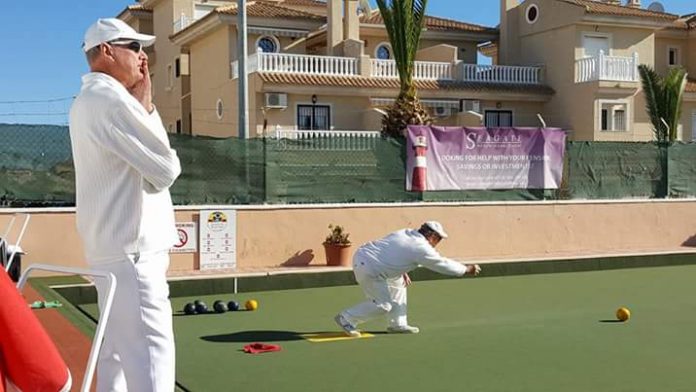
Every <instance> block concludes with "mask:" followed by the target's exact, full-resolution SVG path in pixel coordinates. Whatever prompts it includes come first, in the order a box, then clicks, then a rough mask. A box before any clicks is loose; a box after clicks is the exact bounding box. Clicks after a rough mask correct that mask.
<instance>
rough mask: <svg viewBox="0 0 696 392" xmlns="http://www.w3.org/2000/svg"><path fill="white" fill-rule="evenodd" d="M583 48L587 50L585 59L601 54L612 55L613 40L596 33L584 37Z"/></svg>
mask: <svg viewBox="0 0 696 392" xmlns="http://www.w3.org/2000/svg"><path fill="white" fill-rule="evenodd" d="M582 46H583V48H584V49H585V57H598V56H599V53H600V52H604V54H605V55H611V40H610V37H608V36H603V35H595V33H593V34H586V35H583V37H582Z"/></svg>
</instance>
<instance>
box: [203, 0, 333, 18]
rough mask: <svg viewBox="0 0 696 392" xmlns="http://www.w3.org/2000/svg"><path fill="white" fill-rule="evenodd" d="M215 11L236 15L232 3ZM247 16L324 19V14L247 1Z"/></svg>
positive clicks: (235, 8) (234, 5)
mask: <svg viewBox="0 0 696 392" xmlns="http://www.w3.org/2000/svg"><path fill="white" fill-rule="evenodd" d="M213 12H216V13H219V14H225V15H237V5H236V4H233V5H230V6H226V7H218V8H216V9H215V11H213ZM247 16H252V17H261V18H293V19H295V18H301V19H318V20H323V19H325V17H324V16H321V15H317V14H313V13H310V12H305V11H299V10H295V9H292V8H286V7H282V6H280V5H277V4H271V3H269V2H263V1H259V2H251V1H250V2H249V3H247Z"/></svg>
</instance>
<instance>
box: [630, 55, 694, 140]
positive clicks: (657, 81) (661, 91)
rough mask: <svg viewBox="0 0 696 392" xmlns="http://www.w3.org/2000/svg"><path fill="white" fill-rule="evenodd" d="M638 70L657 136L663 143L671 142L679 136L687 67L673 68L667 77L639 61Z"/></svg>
mask: <svg viewBox="0 0 696 392" xmlns="http://www.w3.org/2000/svg"><path fill="white" fill-rule="evenodd" d="M638 71H639V72H640V79H641V82H642V83H643V91H644V92H645V100H646V107H647V111H648V115H649V116H650V122H651V123H652V126H653V132H655V139H656V141H657V142H658V143H660V144H666V143H671V142H673V141H675V140H676V139H677V129H678V127H679V119H680V118H681V109H682V101H683V98H684V89H685V88H686V76H687V74H686V71H685V70H684V69H682V68H672V69H671V70H670V71H669V73H668V74H667V76H666V77H664V78H662V77H661V76H660V75H658V74H657V72H655V70H654V69H652V68H651V67H650V66H648V65H645V64H641V65H639V66H638Z"/></svg>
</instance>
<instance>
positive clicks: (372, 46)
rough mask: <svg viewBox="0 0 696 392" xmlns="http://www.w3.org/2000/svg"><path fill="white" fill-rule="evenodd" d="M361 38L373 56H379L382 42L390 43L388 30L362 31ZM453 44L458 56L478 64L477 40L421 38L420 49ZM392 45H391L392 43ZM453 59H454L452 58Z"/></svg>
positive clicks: (469, 62)
mask: <svg viewBox="0 0 696 392" xmlns="http://www.w3.org/2000/svg"><path fill="white" fill-rule="evenodd" d="M360 39H362V40H363V41H365V42H367V44H366V45H365V54H366V55H367V56H370V57H371V58H376V57H377V53H376V51H377V47H379V46H380V45H382V44H387V45H390V43H389V37H388V36H387V34H386V32H385V33H384V34H383V35H374V34H366V33H364V32H363V33H362V34H361V35H360ZM441 44H445V45H451V46H454V47H456V48H457V53H458V54H457V58H458V59H459V60H462V61H464V62H465V63H467V64H476V60H477V49H476V42H473V41H458V40H429V39H421V42H420V45H419V47H420V50H423V49H426V48H430V47H433V46H437V45H441ZM390 46H391V45H390ZM418 60H426V59H425V58H418ZM429 61H440V60H429ZM452 61H453V60H452Z"/></svg>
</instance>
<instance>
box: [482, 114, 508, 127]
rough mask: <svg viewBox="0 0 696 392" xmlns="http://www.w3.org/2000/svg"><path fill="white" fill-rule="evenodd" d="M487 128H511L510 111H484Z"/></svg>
mask: <svg viewBox="0 0 696 392" xmlns="http://www.w3.org/2000/svg"><path fill="white" fill-rule="evenodd" d="M485 125H486V127H487V128H498V127H511V126H512V110H486V121H485Z"/></svg>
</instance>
